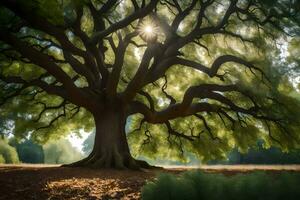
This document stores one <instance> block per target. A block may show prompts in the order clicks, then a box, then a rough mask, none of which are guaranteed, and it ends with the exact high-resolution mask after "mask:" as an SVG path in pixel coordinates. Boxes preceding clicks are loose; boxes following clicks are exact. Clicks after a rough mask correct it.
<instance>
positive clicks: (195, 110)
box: [0, 0, 300, 160]
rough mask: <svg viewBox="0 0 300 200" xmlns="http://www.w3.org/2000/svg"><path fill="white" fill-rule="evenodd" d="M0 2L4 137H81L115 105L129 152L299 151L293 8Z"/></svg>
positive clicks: (245, 2)
mask: <svg viewBox="0 0 300 200" xmlns="http://www.w3.org/2000/svg"><path fill="white" fill-rule="evenodd" d="M1 5H2V6H1V7H0V22H1V23H0V24H1V25H0V41H1V43H0V98H1V101H0V105H1V108H0V123H1V124H0V127H1V129H3V130H0V131H1V132H4V133H5V132H11V131H12V132H13V133H14V135H15V136H16V137H17V138H24V137H26V136H28V135H31V136H32V137H33V138H34V139H35V140H36V141H39V142H46V141H47V140H49V139H50V138H54V139H55V138H56V139H57V138H60V137H61V136H62V135H64V134H67V133H69V132H77V133H78V134H80V133H79V132H80V130H82V129H84V130H85V131H91V130H92V129H93V127H94V121H93V115H94V114H95V108H97V109H99V110H101V109H104V108H105V107H106V106H109V105H110V104H109V103H111V102H115V101H117V102H121V103H120V104H121V105H122V106H123V107H122V109H124V110H125V111H124V112H125V115H126V117H128V116H129V119H130V120H129V121H130V128H129V131H128V134H127V136H128V138H129V143H130V146H131V149H132V152H133V154H135V155H137V154H140V153H141V152H142V153H144V155H146V156H150V157H151V156H153V155H155V156H161V157H164V156H166V155H168V156H170V157H182V154H184V152H186V151H190V152H194V153H195V154H196V155H198V156H200V157H201V158H202V159H203V160H206V159H209V158H213V159H217V158H219V157H223V156H225V155H226V152H228V151H229V150H230V149H232V148H234V147H236V146H237V147H238V148H239V149H240V150H241V151H247V149H248V148H249V146H251V145H255V144H256V142H257V139H258V138H260V139H262V140H263V141H264V144H265V146H266V147H269V146H272V145H274V146H278V147H281V148H282V149H283V150H285V151H287V150H288V149H291V148H299V140H300V134H299V125H300V123H299V120H300V112H299V110H300V104H299V101H300V96H299V81H298V82H297V77H299V62H300V61H299V56H300V51H299V48H298V47H299V41H300V37H299V33H300V32H299V31H300V29H299V25H300V21H299V20H300V18H299V17H300V16H299V9H300V4H299V1H298V0H291V1H287V0H275V1H271V0H264V1H263V0H227V1H220V0H206V1H204V0H189V1H178V0H170V1H166V0H151V1H150V0H148V1H147V0H123V1H116V0H110V1H100V0H90V1H89V0H82V1H80V0H64V1H61V0H51V1H47V0H28V1H22V0H4V1H2V2H1ZM146 26H151V31H150V32H151V35H147V33H145V27H146ZM297 84H298V85H297ZM114 105H116V104H114ZM153 152H155V153H156V154H153Z"/></svg>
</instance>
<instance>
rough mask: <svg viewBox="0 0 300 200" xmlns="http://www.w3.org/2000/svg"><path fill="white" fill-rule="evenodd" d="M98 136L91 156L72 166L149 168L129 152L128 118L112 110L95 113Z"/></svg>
mask: <svg viewBox="0 0 300 200" xmlns="http://www.w3.org/2000/svg"><path fill="white" fill-rule="evenodd" d="M94 118H95V126H96V136H95V143H94V148H93V150H92V152H91V154H90V155H89V156H88V157H87V158H85V159H83V160H81V161H78V162H76V163H73V164H71V165H70V166H80V167H92V168H117V169H126V168H129V169H139V168H140V167H142V168H148V167H149V165H148V164H147V163H146V162H144V161H139V160H135V159H134V158H133V157H132V156H131V154H130V151H129V147H128V143H127V138H126V134H125V125H126V117H125V115H124V113H123V112H120V111H114V110H111V109H107V110H103V111H99V112H98V113H94Z"/></svg>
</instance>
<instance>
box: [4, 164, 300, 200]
mask: <svg viewBox="0 0 300 200" xmlns="http://www.w3.org/2000/svg"><path fill="white" fill-rule="evenodd" d="M188 169H193V168H182V167H180V168H170V169H167V170H166V169H165V170H150V171H149V170H148V171H126V170H123V171H117V170H92V169H79V168H63V167H58V166H57V165H53V166H52V165H0V200H4V199H5V200H6V199H7V200H21V199H22V200H23V199H26V200H31V199H39V200H43V199H57V200H61V199H69V200H71V199H76V200H77V199H82V200H83V199H84V200H85V199H104V200H105V199H140V191H141V188H142V186H143V185H144V184H145V181H146V180H151V179H153V178H154V177H155V176H156V175H157V174H158V173H161V172H172V173H181V172H182V171H186V170H188ZM200 169H201V170H204V171H208V172H221V173H225V174H226V173H229V174H234V173H238V172H249V171H252V170H265V171H271V172H279V171H282V170H286V171H300V166H299V165H297V166H296V165H295V166H293V165H291V166H256V165H248V166H203V167H200Z"/></svg>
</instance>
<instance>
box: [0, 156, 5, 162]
mask: <svg viewBox="0 0 300 200" xmlns="http://www.w3.org/2000/svg"><path fill="white" fill-rule="evenodd" d="M4 163H5V160H4V158H3V156H2V155H0V164H4Z"/></svg>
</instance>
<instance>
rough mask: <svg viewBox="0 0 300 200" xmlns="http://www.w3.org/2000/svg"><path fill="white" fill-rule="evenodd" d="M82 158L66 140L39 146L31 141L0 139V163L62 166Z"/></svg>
mask: <svg viewBox="0 0 300 200" xmlns="http://www.w3.org/2000/svg"><path fill="white" fill-rule="evenodd" d="M82 156H83V155H82V153H81V152H80V151H78V150H77V149H76V148H74V147H73V146H72V145H71V143H70V142H69V141H68V140H67V139H60V140H58V141H55V142H53V141H49V142H47V143H46V144H44V145H40V144H37V143H35V142H34V141H33V140H32V139H25V140H21V141H17V140H16V139H15V138H10V139H8V138H0V163H7V164H10V163H32V164H37V163H47V164H63V163H71V162H74V161H76V160H79V159H80V158H82Z"/></svg>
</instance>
